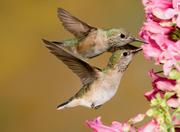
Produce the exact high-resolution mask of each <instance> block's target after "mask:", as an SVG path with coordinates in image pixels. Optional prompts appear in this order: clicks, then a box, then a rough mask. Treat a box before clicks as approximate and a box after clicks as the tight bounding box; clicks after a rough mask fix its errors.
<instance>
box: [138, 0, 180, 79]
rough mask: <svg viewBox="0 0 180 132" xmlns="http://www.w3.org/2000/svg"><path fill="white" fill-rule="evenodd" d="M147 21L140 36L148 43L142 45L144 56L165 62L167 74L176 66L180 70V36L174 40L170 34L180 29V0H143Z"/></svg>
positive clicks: (164, 66) (158, 62)
mask: <svg viewBox="0 0 180 132" xmlns="http://www.w3.org/2000/svg"><path fill="white" fill-rule="evenodd" d="M143 5H144V6H145V12H146V22H145V23H144V25H143V27H142V28H141V31H140V36H141V38H143V39H144V40H145V41H146V42H147V43H148V44H144V45H143V46H142V48H143V52H144V56H145V57H146V58H147V59H154V60H155V61H156V64H163V70H164V74H165V75H166V76H167V75H168V74H169V73H170V71H171V70H172V69H173V68H175V69H177V70H178V71H180V63H179V62H180V38H176V40H175V41H174V40H173V38H171V37H172V36H170V34H171V33H172V32H173V31H175V30H180V29H178V28H177V27H176V26H174V25H173V24H176V25H177V26H178V27H180V0H143Z"/></svg>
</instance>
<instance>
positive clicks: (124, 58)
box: [108, 46, 142, 72]
mask: <svg viewBox="0 0 180 132" xmlns="http://www.w3.org/2000/svg"><path fill="white" fill-rule="evenodd" d="M141 50H142V48H138V47H135V46H133V49H124V50H117V51H115V52H114V53H113V55H112V56H111V58H110V61H109V64H108V65H109V66H110V67H114V66H118V68H119V71H121V72H123V71H125V70H126V69H127V67H128V65H129V64H130V63H131V61H132V59H133V57H134V55H135V54H137V53H138V52H139V51H141Z"/></svg>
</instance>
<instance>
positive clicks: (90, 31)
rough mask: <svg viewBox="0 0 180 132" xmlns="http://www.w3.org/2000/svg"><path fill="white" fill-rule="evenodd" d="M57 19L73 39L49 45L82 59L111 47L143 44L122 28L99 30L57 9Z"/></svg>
mask: <svg viewBox="0 0 180 132" xmlns="http://www.w3.org/2000/svg"><path fill="white" fill-rule="evenodd" d="M58 17H59V19H60V21H61V22H62V25H63V26H64V28H65V29H67V30H68V31H69V32H71V33H72V34H73V35H74V36H75V38H73V39H69V40H65V41H62V42H49V43H52V45H53V44H56V45H61V46H63V47H65V48H66V49H68V50H70V51H71V52H73V53H75V54H78V55H79V56H81V57H84V58H92V57H95V56H98V55H100V54H102V53H104V52H106V51H111V48H112V47H120V46H124V45H126V44H128V43H131V42H134V41H138V42H142V43H145V42H144V41H142V40H139V39H137V38H135V37H133V36H130V34H129V33H128V32H127V31H126V30H125V29H122V28H120V29H119V28H112V29H100V28H96V27H92V26H90V25H88V24H86V23H85V22H83V21H81V20H79V19H78V18H76V17H74V16H73V15H71V14H70V13H69V12H67V11H66V10H64V9H62V8H59V9H58Z"/></svg>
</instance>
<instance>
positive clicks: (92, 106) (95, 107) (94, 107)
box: [91, 103, 102, 110]
mask: <svg viewBox="0 0 180 132" xmlns="http://www.w3.org/2000/svg"><path fill="white" fill-rule="evenodd" d="M101 106H102V105H98V106H95V104H94V103H92V104H91V108H92V109H95V110H97V109H99V108H100V107H101Z"/></svg>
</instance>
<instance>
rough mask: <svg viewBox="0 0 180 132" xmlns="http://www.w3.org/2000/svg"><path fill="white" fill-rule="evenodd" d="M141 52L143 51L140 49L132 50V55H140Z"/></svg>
mask: <svg viewBox="0 0 180 132" xmlns="http://www.w3.org/2000/svg"><path fill="white" fill-rule="evenodd" d="M141 50H142V48H138V49H135V50H132V51H131V53H133V54H136V53H138V52H139V51H141Z"/></svg>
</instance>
